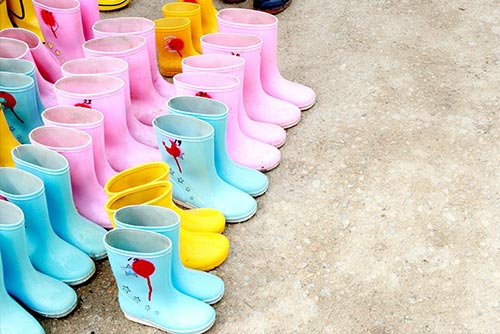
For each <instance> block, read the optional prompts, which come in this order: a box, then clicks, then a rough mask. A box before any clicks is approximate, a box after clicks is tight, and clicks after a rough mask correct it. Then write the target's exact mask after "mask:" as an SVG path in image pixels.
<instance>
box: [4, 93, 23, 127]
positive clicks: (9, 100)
mask: <svg viewBox="0 0 500 334" xmlns="http://www.w3.org/2000/svg"><path fill="white" fill-rule="evenodd" d="M0 104H1V105H2V106H3V107H4V108H5V109H9V110H10V111H11V112H12V113H13V114H14V116H16V118H17V119H18V120H19V122H21V123H23V124H24V121H23V120H22V119H21V117H19V115H18V114H17V113H16V112H15V111H14V107H15V106H16V104H17V101H16V98H15V97H14V96H12V95H11V94H9V93H7V92H0Z"/></svg>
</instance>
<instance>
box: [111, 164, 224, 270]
mask: <svg viewBox="0 0 500 334" xmlns="http://www.w3.org/2000/svg"><path fill="white" fill-rule="evenodd" d="M169 172H170V168H169V166H168V165H167V164H166V163H163V162H151V163H146V164H142V165H139V166H136V167H132V168H129V169H126V170H124V171H122V172H120V173H118V174H116V175H114V176H113V177H111V178H110V179H109V180H108V182H106V185H105V186H104V190H105V191H106V193H107V194H108V196H109V199H108V201H107V202H106V204H105V209H106V211H107V213H108V215H109V218H110V220H111V223H112V224H113V227H114V226H115V222H114V213H115V212H116V210H118V209H119V208H121V207H124V206H127V205H138V204H150V205H159V206H164V207H167V208H170V209H172V210H174V211H175V212H177V213H178V214H179V216H180V218H181V227H180V256H181V260H182V263H183V264H184V265H185V266H186V267H188V268H192V269H198V270H211V269H213V268H215V267H217V266H219V265H220V264H222V263H223V262H224V261H225V260H226V258H227V256H228V255H229V246H230V245H229V240H228V239H227V238H226V237H225V236H224V235H222V234H220V233H222V232H223V231H224V227H225V219H224V215H223V214H222V213H221V212H219V211H217V210H215V209H210V208H200V209H192V210H183V209H181V208H179V207H178V206H177V205H175V203H174V202H173V200H172V184H171V183H170V181H168V180H169V176H170V174H169Z"/></svg>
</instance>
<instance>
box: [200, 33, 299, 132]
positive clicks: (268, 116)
mask: <svg viewBox="0 0 500 334" xmlns="http://www.w3.org/2000/svg"><path fill="white" fill-rule="evenodd" d="M201 47H202V49H203V54H208V53H217V54H220V53H222V54H232V55H236V56H240V57H242V58H245V78H244V82H243V102H244V104H245V109H246V111H247V113H248V116H249V117H250V118H251V119H253V120H256V121H260V122H266V123H273V124H276V125H279V126H281V127H282V128H285V129H287V128H290V127H292V126H294V125H296V124H297V123H298V122H299V121H300V117H301V112H300V109H299V108H298V107H297V106H296V105H294V104H292V103H289V102H286V101H283V100H280V99H277V98H275V97H273V96H271V95H269V94H268V93H266V92H265V91H264V88H263V87H262V82H261V77H260V66H261V65H260V63H261V52H262V39H261V38H260V37H258V36H255V35H248V34H235V33H215V34H209V35H205V36H203V37H202V38H201Z"/></svg>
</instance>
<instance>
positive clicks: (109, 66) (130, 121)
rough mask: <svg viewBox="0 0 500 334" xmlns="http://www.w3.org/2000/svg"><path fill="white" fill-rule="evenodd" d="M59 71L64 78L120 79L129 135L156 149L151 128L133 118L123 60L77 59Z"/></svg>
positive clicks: (126, 73) (125, 66)
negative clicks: (92, 76) (81, 76)
mask: <svg viewBox="0 0 500 334" xmlns="http://www.w3.org/2000/svg"><path fill="white" fill-rule="evenodd" d="M61 70H62V73H63V75H64V76H71V75H110V76H114V77H117V78H120V79H122V80H123V81H124V82H125V110H126V112H125V114H126V117H127V127H128V130H129V132H130V134H131V135H132V137H133V138H134V139H135V140H137V141H138V142H140V143H143V144H145V145H148V146H151V147H155V148H156V147H158V143H157V141H156V137H155V133H154V130H153V127H152V126H148V125H145V124H143V123H141V122H140V121H139V120H138V119H137V118H136V117H135V116H134V113H133V108H134V106H133V105H132V99H131V98H130V80H129V72H128V63H127V62H126V61H125V60H123V59H120V58H115V57H89V58H78V59H73V60H70V61H67V62H65V63H64V64H62V66H61Z"/></svg>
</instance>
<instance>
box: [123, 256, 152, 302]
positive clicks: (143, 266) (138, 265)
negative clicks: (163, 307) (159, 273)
mask: <svg viewBox="0 0 500 334" xmlns="http://www.w3.org/2000/svg"><path fill="white" fill-rule="evenodd" d="M129 260H132V270H133V271H134V272H135V273H136V274H137V275H139V276H141V277H143V278H145V279H146V280H147V282H148V289H149V293H148V300H149V301H151V294H152V293H153V286H152V285H151V279H150V276H151V275H153V273H154V272H155V266H154V264H153V263H151V262H149V261H147V260H141V259H136V258H134V259H129Z"/></svg>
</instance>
